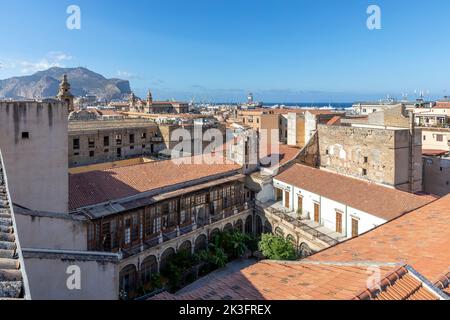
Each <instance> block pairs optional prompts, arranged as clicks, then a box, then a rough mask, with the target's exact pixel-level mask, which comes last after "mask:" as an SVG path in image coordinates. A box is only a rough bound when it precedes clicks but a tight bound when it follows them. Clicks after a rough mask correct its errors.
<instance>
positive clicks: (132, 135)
mask: <svg viewBox="0 0 450 320" xmlns="http://www.w3.org/2000/svg"><path fill="white" fill-rule="evenodd" d="M130 143H134V133H132V134H130Z"/></svg>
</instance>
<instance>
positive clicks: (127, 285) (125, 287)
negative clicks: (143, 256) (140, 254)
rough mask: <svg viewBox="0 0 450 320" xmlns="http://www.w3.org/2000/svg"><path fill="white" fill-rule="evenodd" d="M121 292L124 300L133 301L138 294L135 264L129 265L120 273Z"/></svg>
mask: <svg viewBox="0 0 450 320" xmlns="http://www.w3.org/2000/svg"><path fill="white" fill-rule="evenodd" d="M119 282H120V283H119V290H120V296H121V297H122V298H123V299H132V298H134V297H135V294H136V289H137V288H136V286H137V271H136V267H135V266H134V265H133V264H129V265H127V266H126V267H125V268H123V269H122V270H121V271H120V273H119Z"/></svg>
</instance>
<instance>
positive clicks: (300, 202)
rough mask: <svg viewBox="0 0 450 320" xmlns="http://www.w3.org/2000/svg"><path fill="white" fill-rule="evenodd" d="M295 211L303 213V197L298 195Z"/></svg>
mask: <svg viewBox="0 0 450 320" xmlns="http://www.w3.org/2000/svg"><path fill="white" fill-rule="evenodd" d="M297 211H298V212H299V213H300V214H302V213H303V197H302V196H298V209H297Z"/></svg>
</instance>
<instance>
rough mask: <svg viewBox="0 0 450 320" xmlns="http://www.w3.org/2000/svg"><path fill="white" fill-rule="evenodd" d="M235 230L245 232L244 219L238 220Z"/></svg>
mask: <svg viewBox="0 0 450 320" xmlns="http://www.w3.org/2000/svg"><path fill="white" fill-rule="evenodd" d="M234 229H235V230H236V231H240V232H244V222H242V219H238V220H237V221H236V222H235V223H234Z"/></svg>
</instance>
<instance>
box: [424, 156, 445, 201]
mask: <svg viewBox="0 0 450 320" xmlns="http://www.w3.org/2000/svg"><path fill="white" fill-rule="evenodd" d="M423 170H424V172H423V173H424V175H423V177H424V178H423V186H424V191H425V192H427V193H430V194H434V195H437V196H441V197H442V196H445V195H447V194H449V193H450V158H448V157H447V158H439V157H424V158H423Z"/></svg>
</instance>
